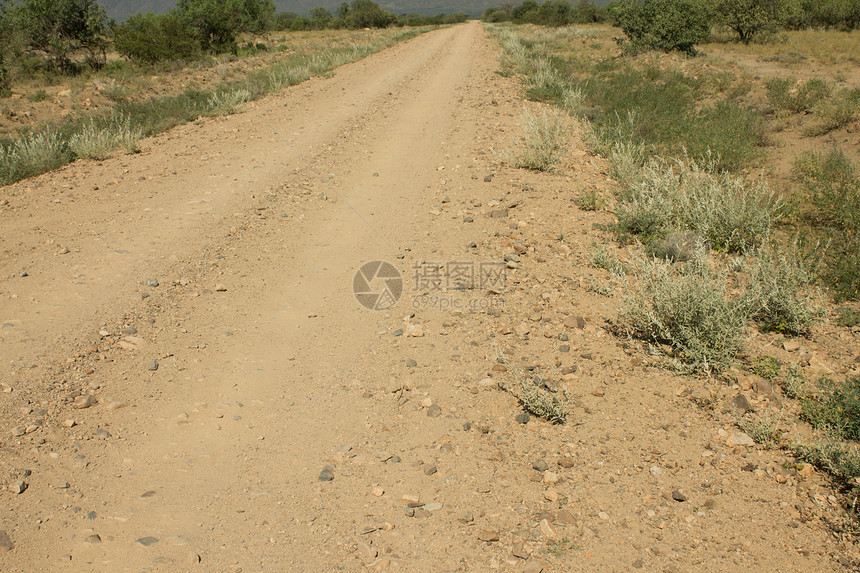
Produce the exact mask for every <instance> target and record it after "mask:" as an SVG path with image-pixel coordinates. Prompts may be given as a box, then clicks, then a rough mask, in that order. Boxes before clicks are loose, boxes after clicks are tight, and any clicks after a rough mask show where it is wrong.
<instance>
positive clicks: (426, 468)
mask: <svg viewBox="0 0 860 573" xmlns="http://www.w3.org/2000/svg"><path fill="white" fill-rule="evenodd" d="M436 471H437V470H436V464H430V465H428V466H424V474H425V475H428V476H432V475H433V474H435V473H436Z"/></svg>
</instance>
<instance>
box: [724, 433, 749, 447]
mask: <svg viewBox="0 0 860 573" xmlns="http://www.w3.org/2000/svg"><path fill="white" fill-rule="evenodd" d="M726 445H727V446H729V447H730V448H731V447H734V446H744V447H747V448H751V447H753V446H755V440H753V439H752V438H750V437H749V436H748V435H746V434H745V433H743V432H732V433H731V434H729V437H728V439H727V440H726Z"/></svg>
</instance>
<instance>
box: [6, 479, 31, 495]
mask: <svg viewBox="0 0 860 573" xmlns="http://www.w3.org/2000/svg"><path fill="white" fill-rule="evenodd" d="M7 489H8V490H9V491H11V492H12V493H15V494H22V493H24V492H25V491H27V482H25V481H16V482H12V483H10V484H9V486H8V487H7Z"/></svg>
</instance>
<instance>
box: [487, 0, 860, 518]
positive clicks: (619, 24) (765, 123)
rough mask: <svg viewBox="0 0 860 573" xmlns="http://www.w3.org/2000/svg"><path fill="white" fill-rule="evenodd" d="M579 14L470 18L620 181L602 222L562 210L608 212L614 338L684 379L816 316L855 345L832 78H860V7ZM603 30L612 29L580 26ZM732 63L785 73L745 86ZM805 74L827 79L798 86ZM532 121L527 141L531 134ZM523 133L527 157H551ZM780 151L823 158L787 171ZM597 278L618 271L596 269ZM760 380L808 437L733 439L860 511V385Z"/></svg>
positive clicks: (857, 210) (750, 429)
mask: <svg viewBox="0 0 860 573" xmlns="http://www.w3.org/2000/svg"><path fill="white" fill-rule="evenodd" d="M562 4H564V5H565V6H561V5H562ZM590 10H592V9H591V8H588V7H586V6H585V4H584V3H582V2H581V3H579V4H567V3H566V2H563V1H562V2H557V1H554V0H548V1H547V2H544V3H543V4H535V3H534V2H525V3H523V4H521V5H519V6H512V7H508V8H499V9H493V10H488V11H487V12H486V13H485V15H484V19H485V21H486V22H487V23H488V24H489V30H490V31H491V32H492V33H493V34H494V35H495V36H496V37H497V39H498V40H499V42H500V44H501V46H502V48H503V54H502V56H501V59H500V69H499V72H498V73H500V74H502V75H506V76H516V77H518V78H519V79H520V80H521V83H522V86H523V95H524V97H525V98H526V99H529V100H532V101H535V102H541V103H543V104H548V105H551V106H554V107H555V109H557V110H561V111H563V112H566V113H567V114H569V115H570V116H572V117H574V118H576V119H577V120H579V121H580V123H581V124H582V125H583V127H584V129H583V134H584V135H583V137H585V138H586V142H587V144H588V146H589V148H590V149H591V151H592V152H593V153H594V154H596V155H599V156H602V157H603V158H605V159H606V160H607V162H608V165H609V171H608V172H609V174H610V175H611V176H612V177H613V178H614V179H615V180H616V182H617V186H616V191H615V193H614V197H613V198H611V199H609V200H608V201H606V202H605V204H599V203H598V196H597V194H596V193H595V192H594V191H592V192H591V195H581V196H580V197H578V198H577V199H576V201H577V204H578V205H580V206H581V208H582V209H583V210H594V209H606V210H611V211H612V213H614V215H615V219H616V221H615V224H614V225H613V226H612V227H611V231H612V232H613V233H614V237H615V239H616V240H617V241H618V242H619V243H620V244H622V245H626V246H627V247H628V248H629V249H630V250H631V252H632V253H633V260H634V264H633V265H631V266H629V267H628V268H626V269H625V270H626V272H625V273H624V274H621V275H617V277H626V278H625V279H624V282H623V283H621V286H622V288H618V287H619V284H618V282H617V281H616V290H617V291H618V292H619V300H620V309H619V320H618V324H617V327H618V332H619V333H620V334H622V335H624V336H629V337H634V338H638V339H640V340H642V341H643V342H644V343H645V344H646V345H647V347H648V348H649V350H650V353H651V354H652V355H655V356H661V355H662V356H663V359H664V362H665V364H666V365H667V366H670V367H673V368H675V369H677V370H678V371H681V372H684V373H691V374H698V375H702V374H705V375H708V376H715V377H722V378H723V379H727V378H726V377H727V376H729V375H730V372H732V371H736V370H737V368H738V367H739V365H740V364H742V363H743V358H742V356H743V352H742V351H743V350H744V348H745V347H746V346H747V343H748V341H749V338H750V334H751V333H752V332H753V331H758V332H775V333H779V334H782V335H783V336H784V337H785V338H786V339H792V338H799V339H800V340H804V339H805V338H809V337H811V336H813V334H814V331H815V328H816V326H817V325H819V324H821V323H822V321H825V320H828V318H827V317H828V316H832V317H834V318H833V319H832V320H833V324H835V325H841V326H842V327H856V326H857V324H858V321H857V316H858V315H860V313H858V311H857V308H856V306H857V303H858V297H860V236H858V229H860V183H858V181H860V177H858V176H859V175H860V172H858V169H860V157H858V156H857V150H856V143H857V136H856V133H857V128H858V121H860V87H858V85H857V83H856V80H854V81H853V83H852V81H849V78H847V77H846V76H845V74H844V73H843V72H842V71H841V70H840V69H839V64H842V63H845V64H848V63H851V64H852V65H853V64H854V63H856V61H857V55H856V54H857V53H858V52H857V49H858V48H860V46H858V43H857V42H858V39H857V37H856V32H854V33H853V34H850V33H846V31H850V30H853V29H855V28H857V27H860V3H857V2H841V1H840V2H837V1H835V0H832V1H831V0H828V1H825V2H822V3H805V2H801V3H795V2H788V1H785V2H782V1H776V2H771V1H768V2H762V1H759V0H716V1H714V2H702V1H701V0H621V1H620V2H614V3H612V4H610V6H609V7H608V9H606V10H603V9H600V8H597V7H593V13H597V14H600V17H599V18H597V19H595V20H586V19H583V17H582V16H581V15H582V14H584V13H592V12H590ZM549 14H555V15H558V14H563V15H564V16H563V17H558V18H556V19H553V18H550V17H549V16H548V15H549ZM604 21H606V22H609V23H611V24H613V25H612V26H610V25H607V24H596V25H584V24H585V23H586V22H604ZM499 22H503V23H501V24H499ZM534 24H541V26H535V25H534ZM822 28H827V29H828V30H823V29H822ZM824 46H827V49H825V48H824ZM739 62H752V65H758V64H767V63H774V65H777V66H779V67H781V68H789V69H790V70H791V71H792V72H793V74H792V75H788V74H780V73H774V72H764V73H762V72H759V71H757V73H755V74H753V73H749V72H747V71H746V70H745V68H744V66H743V65H740V64H739ZM813 62H817V63H820V64H822V66H820V67H823V68H824V69H825V70H827V71H828V72H829V74H828V75H827V76H822V77H810V76H809V74H808V72H807V71H806V70H805V69H804V66H807V65H808V64H810V63H813ZM529 114H530V115H527V116H526V119H525V121H524V124H525V125H526V126H529V125H530V124H531V123H533V121H534V118H536V117H542V116H540V115H539V114H540V112H534V111H531V112H529ZM546 117H549V116H546ZM553 121H554V122H555V120H553ZM545 123H550V122H548V121H547V122H545ZM525 131H526V137H525V139H524V142H525V145H526V146H531V147H532V150H533V153H538V152H539V151H540V150H541V149H545V148H546V145H545V144H531V143H529V142H531V141H533V138H532V137H531V136H530V133H531V131H530V130H529V129H526V130H525ZM558 137H559V138H564V137H565V136H564V134H561V135H559V136H558ZM786 141H801V142H803V145H801V146H799V147H800V148H802V149H803V148H805V149H810V148H812V149H817V150H819V151H816V152H797V153H796V157H795V159H794V161H793V162H791V163H790V164H789V165H788V166H786V164H785V162H784V161H780V159H781V158H780V157H779V156H780V153H781V152H780V151H779V146H782V145H784V144H785V143H784V142H786ZM851 142H853V143H851ZM843 144H844V145H843ZM563 155H564V154H563V153H562V152H559V155H558V157H557V159H556V160H555V161H553V162H552V165H557V164H558V163H559V162H560V161H563ZM521 156H522V155H521ZM512 164H513V165H516V166H519V167H528V168H534V167H532V166H531V165H529V164H526V162H523V161H519V162H512ZM594 265H595V266H600V267H601V268H607V269H610V268H614V267H613V265H611V264H610V263H608V262H606V257H605V256H595V262H594ZM619 265H621V263H619ZM613 276H616V275H613ZM837 304H841V305H843V306H840V307H838V312H834V311H835V310H836V308H837V307H836V305H837ZM845 305H847V306H845ZM834 315H836V316H834ZM768 364H769V365H770V366H771V368H770V369H769V370H768V369H767V368H765V367H766V366H768ZM768 364H764V363H761V364H756V365H754V368H759V369H760V370H761V372H764V374H760V373H759V375H760V376H762V377H765V378H767V379H769V380H772V382H773V383H774V384H779V385H781V386H782V388H783V392H784V394H785V395H786V396H787V397H788V398H790V399H793V400H796V401H797V404H798V411H799V412H800V413H801V418H802V419H803V420H805V421H806V422H808V424H809V425H810V426H811V430H812V433H811V434H809V435H807V436H806V437H803V438H800V437H796V436H795V437H789V436H787V433H786V432H785V427H786V426H785V425H784V422H783V419H782V417H783V412H782V411H778V412H768V411H766V412H763V413H760V414H758V415H755V416H753V415H751V414H747V415H746V416H741V417H739V418H738V423H739V425H740V426H741V428H742V429H744V430H745V431H746V432H747V433H748V434H749V435H750V436H751V437H752V438H753V439H754V440H756V441H757V442H759V443H760V444H762V445H764V446H766V447H782V448H786V449H787V450H789V451H790V452H792V453H793V455H795V456H796V457H797V458H798V459H800V460H802V461H805V462H808V463H811V464H813V465H815V466H817V467H819V468H821V469H822V470H824V471H827V472H829V473H830V474H831V475H832V476H833V477H834V478H835V480H836V483H837V484H838V485H839V487H840V488H842V489H843V491H844V493H846V498H845V499H846V500H847V501H846V503H847V504H848V506H849V508H850V507H851V503H852V501H851V500H854V501H853V503H856V501H857V499H858V496H860V446H858V439H860V436H858V434H857V432H856V429H857V427H856V426H857V420H858V419H860V410H858V404H860V393H858V392H860V381H858V380H860V379H858V377H857V376H856V375H852V374H851V373H848V374H846V375H843V376H840V375H834V376H829V377H827V378H825V379H821V380H817V381H809V382H807V381H805V380H803V375H802V373H801V372H799V371H795V370H793V369H787V368H786V367H785V366H784V365H781V364H779V363H774V364H770V363H768ZM810 436H811V437H810ZM851 527H852V528H856V524H855V525H852V526H851Z"/></svg>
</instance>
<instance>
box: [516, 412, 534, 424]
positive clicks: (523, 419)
mask: <svg viewBox="0 0 860 573" xmlns="http://www.w3.org/2000/svg"><path fill="white" fill-rule="evenodd" d="M530 419H531V417H530V416H529V413H528V412H522V413H520V414H517V417H516V420H517V422H519V423H520V424H528V423H529V420H530Z"/></svg>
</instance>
